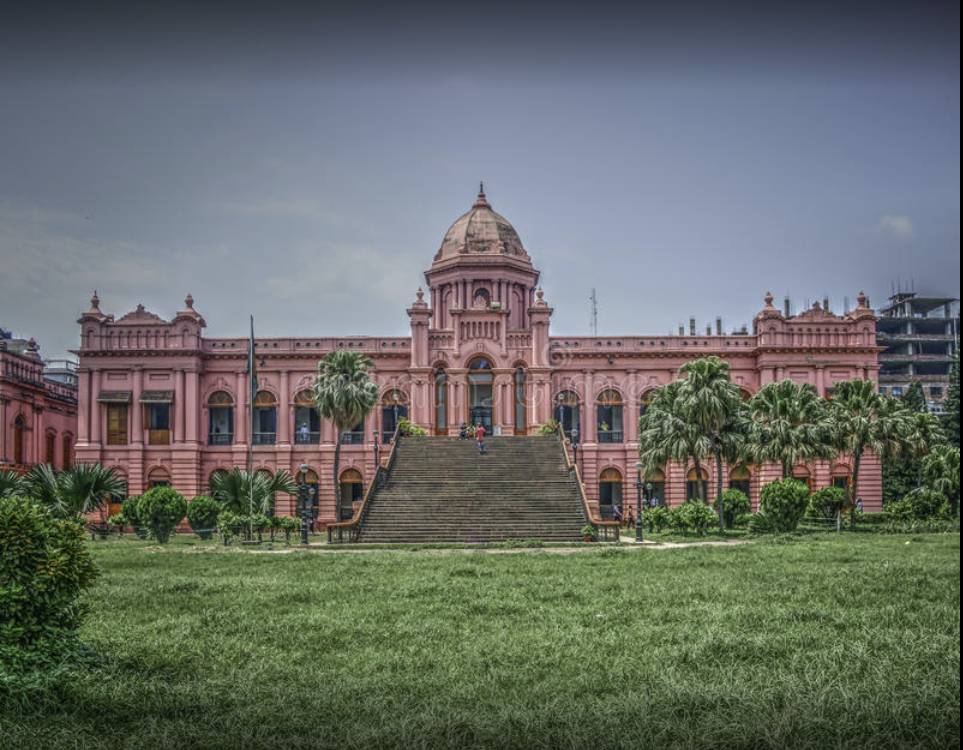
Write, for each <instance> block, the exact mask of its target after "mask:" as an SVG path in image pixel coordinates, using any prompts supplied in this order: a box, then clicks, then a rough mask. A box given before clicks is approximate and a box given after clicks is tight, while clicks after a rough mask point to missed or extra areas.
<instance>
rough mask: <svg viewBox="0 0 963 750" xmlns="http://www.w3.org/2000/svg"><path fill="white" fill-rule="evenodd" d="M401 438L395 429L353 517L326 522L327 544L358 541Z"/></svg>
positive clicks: (389, 469) (389, 470)
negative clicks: (373, 499) (338, 521)
mask: <svg viewBox="0 0 963 750" xmlns="http://www.w3.org/2000/svg"><path fill="white" fill-rule="evenodd" d="M401 440H402V435H401V431H400V430H395V434H394V437H392V438H391V451H389V453H388V460H387V461H385V463H384V465H383V466H382V464H381V462H380V461H379V462H378V468H377V469H376V470H375V476H374V481H372V482H369V483H368V489H367V491H365V493H364V498H363V499H362V501H361V507H359V508H358V510H357V511H355V514H354V517H353V518H352V519H351V520H350V521H342V522H341V523H329V524H328V543H329V544H333V543H335V542H357V541H358V537H359V535H360V534H361V528H362V524H363V523H364V520H365V519H366V518H367V517H368V511H369V510H370V509H371V496H372V495H373V494H374V493H375V492H377V491H378V490H380V489H381V488H382V487H384V486H385V484H387V482H388V476H389V475H390V474H391V467H392V466H394V463H395V456H396V455H397V454H398V446H399V445H400V444H401Z"/></svg>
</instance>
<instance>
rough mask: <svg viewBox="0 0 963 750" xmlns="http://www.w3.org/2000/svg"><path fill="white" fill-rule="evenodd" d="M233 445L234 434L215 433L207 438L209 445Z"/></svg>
mask: <svg viewBox="0 0 963 750" xmlns="http://www.w3.org/2000/svg"><path fill="white" fill-rule="evenodd" d="M233 443H234V433H233V432H213V433H211V434H210V435H208V436H207V444H208V445H231V444H233Z"/></svg>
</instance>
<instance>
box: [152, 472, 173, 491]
mask: <svg viewBox="0 0 963 750" xmlns="http://www.w3.org/2000/svg"><path fill="white" fill-rule="evenodd" d="M170 486H171V475H170V473H168V471H167V469H162V468H160V467H158V468H156V469H151V470H150V472H149V473H148V474H147V489H149V490H151V489H153V488H154V487H170Z"/></svg>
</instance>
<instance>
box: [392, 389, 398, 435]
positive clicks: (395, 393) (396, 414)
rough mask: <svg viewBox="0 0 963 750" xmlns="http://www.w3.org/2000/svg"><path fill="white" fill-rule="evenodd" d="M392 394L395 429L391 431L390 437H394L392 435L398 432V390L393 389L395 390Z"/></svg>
mask: <svg viewBox="0 0 963 750" xmlns="http://www.w3.org/2000/svg"><path fill="white" fill-rule="evenodd" d="M392 396H393V398H394V402H395V405H394V415H395V431H394V432H393V433H392V435H391V437H392V439H394V436H395V435H397V434H398V392H397V391H395V392H394V393H393V394H392Z"/></svg>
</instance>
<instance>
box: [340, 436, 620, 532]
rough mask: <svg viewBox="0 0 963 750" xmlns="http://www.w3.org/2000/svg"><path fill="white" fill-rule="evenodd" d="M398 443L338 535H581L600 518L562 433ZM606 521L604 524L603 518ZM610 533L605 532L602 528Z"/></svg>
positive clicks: (608, 525) (412, 439) (409, 439)
mask: <svg viewBox="0 0 963 750" xmlns="http://www.w3.org/2000/svg"><path fill="white" fill-rule="evenodd" d="M403 440H404V443H403V444H402V443H400V441H398V442H396V443H395V444H394V445H393V446H392V452H391V455H390V456H389V459H388V463H387V466H386V467H385V468H384V469H380V470H379V472H378V474H377V475H376V477H375V481H374V482H372V485H371V486H370V487H369V491H368V492H367V493H366V494H365V498H364V501H363V502H362V504H361V507H360V508H359V510H358V512H357V513H356V514H355V517H354V518H353V519H352V520H351V521H349V522H346V523H341V524H331V525H330V526H329V527H328V528H329V530H328V536H329V540H330V541H332V542H338V541H347V542H357V541H360V542H374V543H378V542H383V543H398V542H401V543H420V542H490V541H507V540H512V539H514V540H528V539H540V540H543V541H576V540H579V539H581V537H582V531H581V529H582V526H583V525H585V524H586V523H592V525H593V526H596V527H597V528H599V527H600V526H601V527H602V528H605V534H604V538H617V536H615V535H616V534H617V527H618V525H617V524H614V527H615V529H616V531H613V530H612V527H613V524H612V522H606V521H603V520H602V519H599V518H594V517H593V515H594V514H592V513H591V512H590V510H589V504H588V503H587V502H586V499H585V491H584V487H583V486H582V485H581V482H580V479H579V477H578V473H577V469H575V468H574V466H573V465H572V462H571V459H570V458H569V456H568V455H567V451H566V450H565V445H564V443H562V442H559V437H556V436H551V435H549V436H545V437H534V436H532V437H493V438H491V439H490V440H489V441H488V443H489V446H488V447H489V455H488V456H485V457H482V456H477V455H476V454H477V450H476V447H475V444H474V441H462V440H459V439H458V438H453V437H450V438H429V437H424V438H422V437H406V438H404V439H403ZM602 525H604V526H602ZM599 536H602V534H599Z"/></svg>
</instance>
